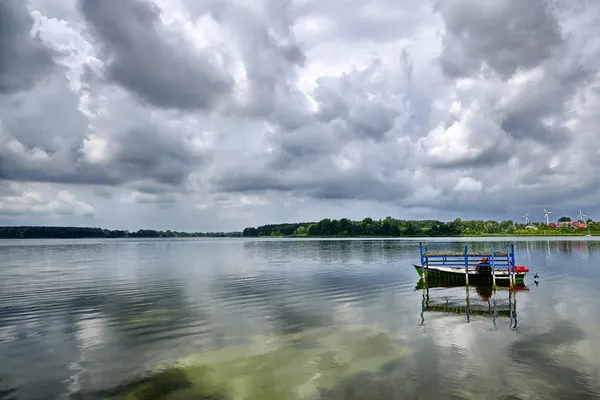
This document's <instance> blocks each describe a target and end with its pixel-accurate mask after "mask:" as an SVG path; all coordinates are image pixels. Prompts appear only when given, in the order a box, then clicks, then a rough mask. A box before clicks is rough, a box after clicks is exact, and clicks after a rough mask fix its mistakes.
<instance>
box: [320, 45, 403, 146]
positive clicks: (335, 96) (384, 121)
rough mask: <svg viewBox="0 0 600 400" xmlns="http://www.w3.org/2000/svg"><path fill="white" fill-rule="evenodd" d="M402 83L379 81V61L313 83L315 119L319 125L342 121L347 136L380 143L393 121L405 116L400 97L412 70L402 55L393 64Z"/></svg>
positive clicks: (398, 81)
mask: <svg viewBox="0 0 600 400" xmlns="http://www.w3.org/2000/svg"><path fill="white" fill-rule="evenodd" d="M397 67H398V68H399V71H396V72H398V73H400V74H404V76H405V79H404V80H402V79H400V80H398V79H390V80H383V79H381V75H380V74H381V73H382V72H383V71H382V67H381V64H380V61H376V62H374V63H373V64H372V65H370V66H369V67H368V68H366V69H365V70H364V71H360V72H358V71H354V72H352V73H349V74H347V75H345V76H343V77H342V78H337V77H325V78H319V79H317V87H316V89H315V101H317V103H318V110H317V112H316V117H317V118H318V119H319V120H320V121H323V122H330V121H333V120H335V119H339V120H341V121H344V122H345V123H346V124H347V128H348V130H349V131H350V132H352V133H353V134H354V135H356V136H358V137H360V138H370V139H373V140H377V141H381V140H382V139H383V138H384V136H385V135H386V133H388V132H389V131H390V130H391V129H392V128H393V127H394V122H395V119H396V118H397V117H399V116H401V115H402V114H404V113H405V109H404V108H405V99H404V98H403V94H404V92H405V91H406V87H405V86H403V85H406V84H408V83H410V79H411V75H412V66H411V64H410V60H409V58H408V55H407V54H406V52H405V51H403V52H402V56H401V58H400V60H399V62H398V64H397Z"/></svg>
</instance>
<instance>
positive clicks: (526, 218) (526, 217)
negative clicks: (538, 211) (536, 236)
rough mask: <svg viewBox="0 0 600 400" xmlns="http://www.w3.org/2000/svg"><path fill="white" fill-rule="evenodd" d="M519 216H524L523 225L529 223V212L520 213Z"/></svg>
mask: <svg viewBox="0 0 600 400" xmlns="http://www.w3.org/2000/svg"><path fill="white" fill-rule="evenodd" d="M521 217H523V218H525V225H527V224H528V223H529V213H527V214H525V215H521Z"/></svg>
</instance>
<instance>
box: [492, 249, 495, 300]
mask: <svg viewBox="0 0 600 400" xmlns="http://www.w3.org/2000/svg"><path fill="white" fill-rule="evenodd" d="M492 289H493V290H496V253H495V252H494V246H492Z"/></svg>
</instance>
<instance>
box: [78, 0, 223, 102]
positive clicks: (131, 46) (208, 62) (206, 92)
mask: <svg viewBox="0 0 600 400" xmlns="http://www.w3.org/2000/svg"><path fill="white" fill-rule="evenodd" d="M78 4H79V9H80V10H81V12H82V14H83V16H84V17H85V20H86V22H87V24H88V26H89V27H90V28H91V31H92V32H93V33H94V35H95V37H96V38H97V39H98V40H99V42H100V46H101V48H102V51H103V56H104V61H105V63H106V65H105V68H106V77H107V78H108V79H109V80H112V81H114V82H116V83H117V84H119V85H121V86H123V87H124V88H127V89H128V90H130V91H132V92H133V93H135V94H137V95H138V96H140V97H141V98H143V99H144V100H145V101H146V102H148V103H150V104H152V105H154V106H157V107H162V108H179V109H184V110H191V109H210V108H212V107H214V106H215V104H216V102H217V101H218V100H219V99H220V98H221V97H222V96H223V95H226V94H227V93H228V92H229V91H230V90H231V89H232V87H233V84H234V81H233V78H232V77H231V76H230V75H229V73H227V72H226V71H224V70H223V69H221V68H220V67H219V66H216V65H214V62H215V60H214V59H211V58H213V57H211V54H208V52H205V53H201V52H199V51H197V50H194V49H193V47H192V45H191V43H189V42H187V41H186V39H184V38H183V37H180V36H179V35H177V34H176V33H174V32H170V31H169V30H168V29H167V28H165V27H164V26H163V25H162V23H161V21H160V13H161V10H160V9H159V8H158V6H156V5H155V4H154V3H152V2H150V1H143V0H129V1H120V0H79V2H78Z"/></svg>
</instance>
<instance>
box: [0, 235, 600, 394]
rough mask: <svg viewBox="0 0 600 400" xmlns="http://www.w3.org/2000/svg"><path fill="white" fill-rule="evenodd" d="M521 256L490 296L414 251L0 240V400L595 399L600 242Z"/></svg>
mask: <svg viewBox="0 0 600 400" xmlns="http://www.w3.org/2000/svg"><path fill="white" fill-rule="evenodd" d="M489 240H492V239H464V240H463V239H461V240H460V242H459V243H457V242H456V241H449V240H448V239H437V238H436V239H427V243H428V244H429V247H430V249H434V248H435V249H437V248H439V249H455V248H457V247H458V248H460V247H461V246H463V245H464V244H465V243H469V242H473V243H469V245H470V246H471V245H472V246H474V247H479V248H489V247H490V246H492V245H495V246H496V248H498V246H501V245H504V244H506V243H509V240H511V239H508V238H498V239H497V241H496V239H494V241H495V242H489ZM514 240H515V244H516V252H517V256H516V257H517V264H521V265H525V266H527V267H528V268H530V273H529V274H528V276H527V277H526V279H525V283H526V286H527V288H526V289H527V290H519V291H516V292H515V293H514V294H513V293H511V292H510V291H507V290H501V289H499V290H498V291H497V293H496V294H495V295H494V296H492V294H491V293H490V292H489V291H487V290H486V289H485V288H478V287H475V286H470V287H469V289H468V291H467V290H466V289H465V287H463V286H459V287H451V288H442V287H434V286H433V285H431V287H429V288H427V289H424V288H422V287H421V286H419V285H418V282H419V277H418V275H417V273H416V271H415V269H414V268H413V266H412V263H413V262H419V248H418V241H417V240H387V239H385V240H381V239H364V240H363V239H356V240H355V239H335V240H334V239H330V240H316V239H315V240H313V239H255V240H250V239H243V238H240V239H159V240H152V239H137V240H136V239H132V240H127V239H118V240H117V239H115V240H15V241H12V240H5V241H0V399H26V400H29V399H44V400H47V399H108V398H125V397H126V396H130V397H128V398H131V399H144V400H146V399H180V400H181V399H213V400H218V399H245V400H253V399H264V400H269V399H282V400H288V399H289V400H293V399H340V400H341V399H370V400H376V399H397V398H402V399H404V398H406V399H436V400H437V399H446V398H450V399H534V398H535V399H591V398H600V383H599V382H600V312H598V307H600V285H599V282H600V241H597V239H596V238H593V237H585V238H584V237H582V238H565V239H546V238H539V239H527V240H523V239H514ZM535 273H537V274H538V275H539V278H538V279H537V281H538V284H536V283H535V282H534V278H533V276H534V274H535ZM467 305H468V306H469V308H468V309H467V308H466V306H467ZM467 311H468V312H467Z"/></svg>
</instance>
